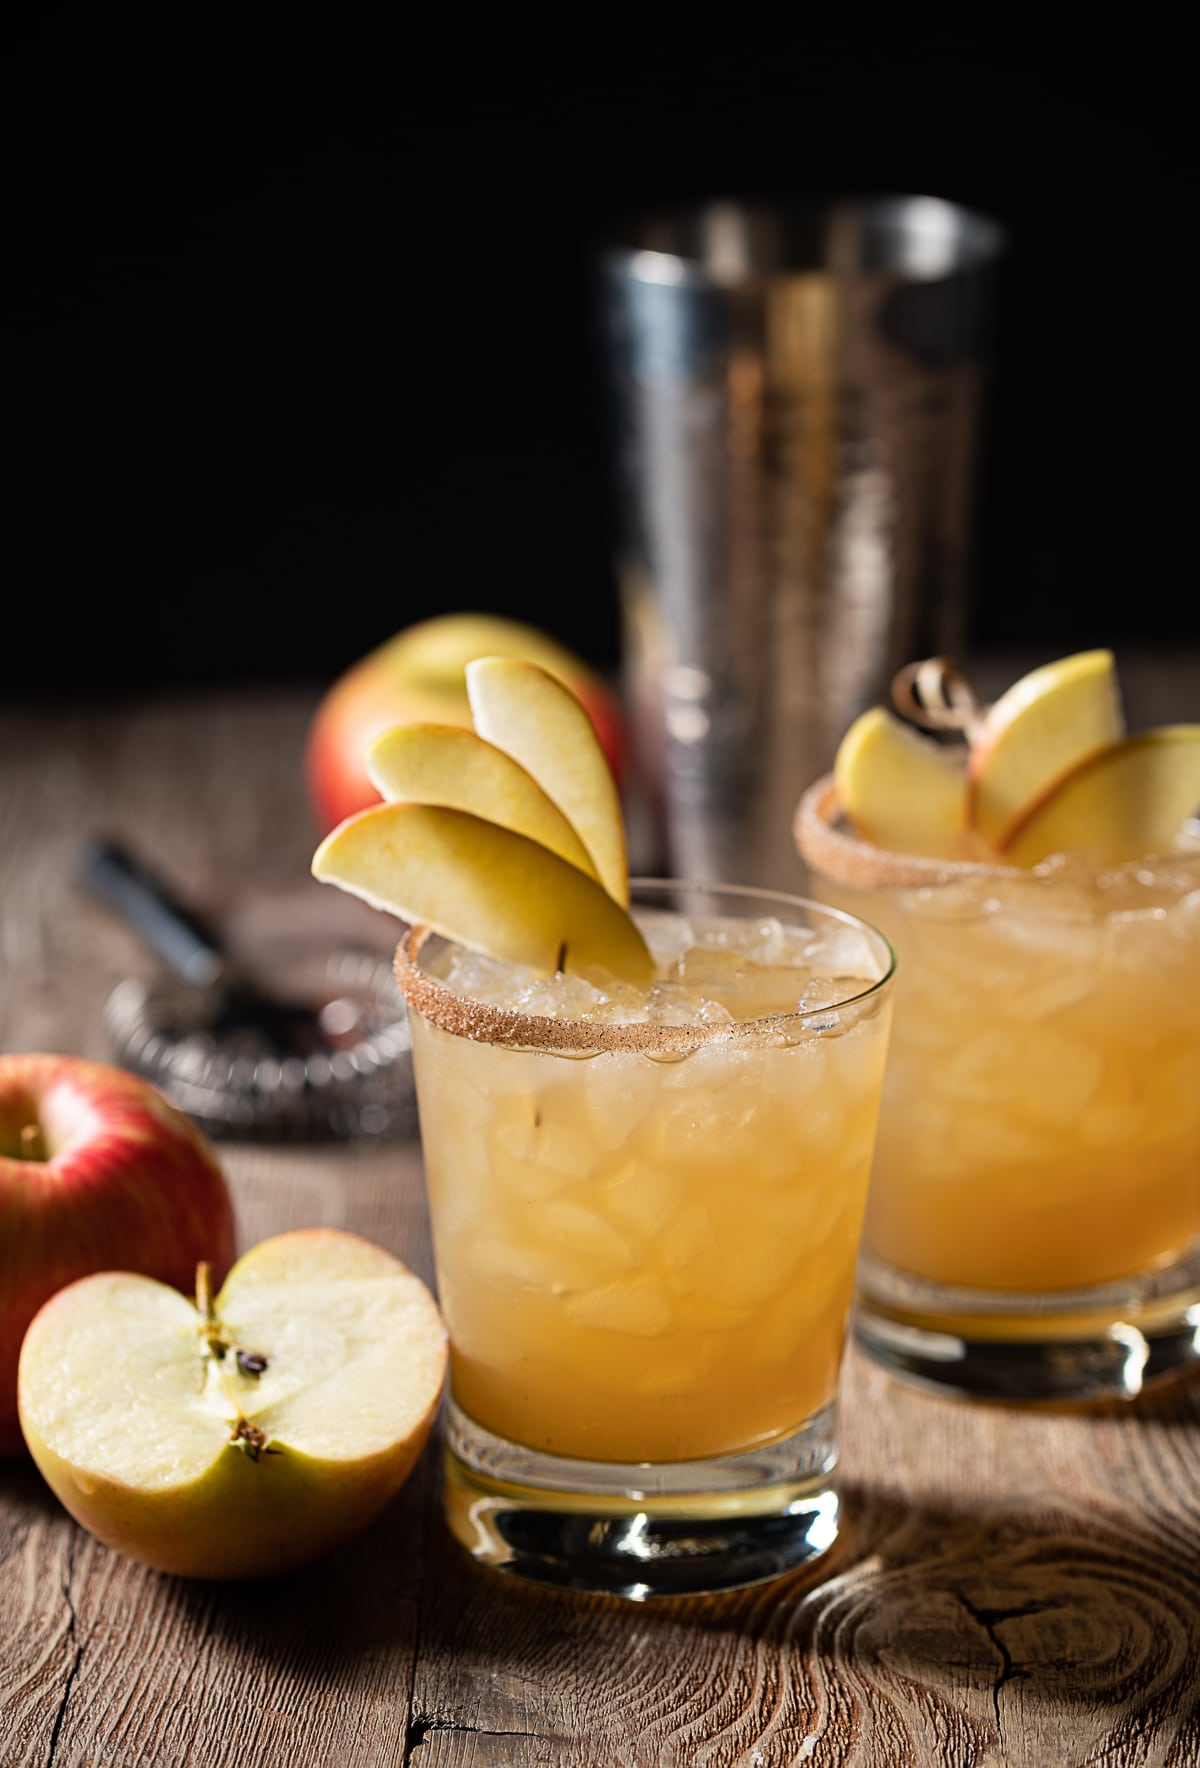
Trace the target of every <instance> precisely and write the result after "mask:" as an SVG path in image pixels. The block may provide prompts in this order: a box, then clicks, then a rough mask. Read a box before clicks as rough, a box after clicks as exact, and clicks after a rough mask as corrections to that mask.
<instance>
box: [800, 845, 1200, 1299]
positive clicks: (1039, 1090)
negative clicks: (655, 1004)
mask: <svg viewBox="0 0 1200 1768" xmlns="http://www.w3.org/2000/svg"><path fill="white" fill-rule="evenodd" d="M1193 892H1195V893H1197V894H1195V895H1194V896H1193ZM822 895H823V896H824V897H825V899H826V900H828V901H830V902H833V903H836V904H837V905H838V906H839V907H842V908H845V909H848V910H850V911H851V912H853V913H855V914H858V915H862V916H864V917H866V918H867V919H869V920H871V921H872V922H873V923H874V924H875V925H876V926H878V927H880V928H881V929H882V930H883V931H884V932H885V933H886V934H887V935H888V937H889V938H890V939H891V941H892V944H893V945H894V947H895V948H896V952H897V957H898V974H897V996H896V1020H895V1029H894V1033H893V1037H892V1044H891V1051H890V1056H889V1065H888V1074H887V1079H886V1083H885V1089H884V1107H883V1112H882V1115H881V1119H880V1129H879V1142H878V1147H877V1151H876V1160H875V1169H874V1174H873V1177H872V1183H871V1196H870V1204H869V1208H868V1212H867V1220H866V1226H865V1231H864V1245H865V1247H866V1249H867V1250H868V1251H869V1252H870V1253H871V1254H873V1255H874V1256H875V1257H876V1258H878V1259H879V1260H881V1261H883V1262H884V1263H886V1264H887V1265H890V1266H892V1267H894V1268H895V1269H898V1270H900V1271H903V1272H906V1273H909V1274H910V1275H913V1276H916V1277H919V1278H923V1279H927V1280H930V1281H933V1282H936V1283H940V1284H950V1285H958V1286H965V1287H968V1288H974V1289H978V1290H986V1291H1004V1290H1010V1291H1020V1292H1047V1291H1054V1290H1065V1289H1073V1288H1079V1287H1085V1286H1090V1285H1095V1284H1101V1283H1106V1282H1110V1281H1114V1280H1119V1279H1121V1278H1123V1277H1128V1276H1132V1275H1135V1274H1138V1273H1146V1272H1152V1271H1153V1270H1155V1269H1156V1268H1159V1267H1164V1266H1166V1265H1169V1264H1170V1263H1172V1262H1173V1260H1175V1259H1176V1258H1177V1257H1178V1256H1179V1255H1180V1254H1181V1253H1182V1252H1183V1251H1184V1250H1185V1249H1186V1248H1187V1247H1188V1246H1189V1245H1191V1244H1192V1243H1194V1242H1195V1240H1196V1238H1197V1236H1200V862H1197V860H1196V859H1195V858H1194V857H1192V858H1190V859H1184V858H1182V857H1181V858H1180V859H1179V860H1178V861H1175V860H1172V861H1171V862H1163V863H1162V864H1160V865H1159V867H1158V868H1157V882H1156V880H1155V876H1154V875H1153V874H1152V873H1151V872H1149V871H1147V872H1145V873H1144V874H1143V877H1142V879H1141V880H1139V879H1138V878H1137V876H1136V875H1135V873H1134V872H1133V871H1132V870H1131V871H1130V872H1129V873H1128V874H1126V875H1125V876H1124V877H1121V878H1111V877H1110V882H1109V885H1108V887H1107V888H1101V887H1100V885H1099V884H1098V882H1097V881H1095V880H1093V879H1089V880H1087V881H1086V883H1085V882H1084V881H1083V880H1082V879H1080V878H1075V879H1072V878H1070V877H1069V876H1064V877H1062V878H1061V879H1058V880H1055V881H1053V882H1051V883H1043V884H1041V885H1039V884H1038V883H1037V882H1036V881H1035V880H1033V879H1032V878H1030V879H1029V880H1023V881H1021V882H1020V883H1017V884H1014V883H1012V882H1011V881H1009V880H1004V879H995V878H989V879H983V880H969V881H966V880H964V881H962V882H955V883H953V884H948V885H944V886H935V887H932V888H930V889H927V890H922V891H917V890H911V891H890V892H874V891H865V890H863V891H851V890H849V889H847V888H845V887H843V886H840V885H839V886H836V887H834V886H832V885H830V886H826V887H825V888H824V889H823V891H822Z"/></svg>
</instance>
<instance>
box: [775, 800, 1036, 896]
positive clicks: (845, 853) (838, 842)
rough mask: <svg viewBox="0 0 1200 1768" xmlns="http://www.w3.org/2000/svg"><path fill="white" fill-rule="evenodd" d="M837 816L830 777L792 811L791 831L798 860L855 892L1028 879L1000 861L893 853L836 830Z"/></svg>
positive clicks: (1025, 872)
mask: <svg viewBox="0 0 1200 1768" xmlns="http://www.w3.org/2000/svg"><path fill="white" fill-rule="evenodd" d="M840 815H841V804H840V801H839V799H838V791H837V786H836V785H835V784H834V779H833V775H832V774H826V775H824V777H823V778H821V779H819V780H817V781H815V782H814V784H813V785H811V786H810V787H809V788H808V791H807V792H805V794H804V796H803V797H802V798H801V800H800V803H799V804H798V805H797V807H796V816H795V820H794V822H793V824H792V832H793V834H794V836H795V839H796V846H797V848H798V849H799V852H800V857H801V858H802V859H803V860H805V861H806V863H807V864H808V865H810V866H811V867H812V868H813V870H814V871H817V872H820V874H821V876H822V877H823V878H828V879H829V880H830V881H831V882H832V883H834V884H848V885H850V886H851V887H852V888H857V889H860V890H919V889H921V888H922V887H924V886H926V885H930V884H950V883H953V882H954V880H955V879H958V878H1029V877H1030V876H1031V875H1032V874H1031V871H1030V869H1029V868H1027V867H1024V866H1009V865H1005V864H1004V863H1003V861H1002V860H995V861H990V860H973V859H934V858H927V857H924V856H922V855H920V854H916V853H893V852H892V851H891V850H890V849H889V848H886V847H875V846H873V845H872V844H871V842H870V841H864V840H863V839H862V837H861V836H859V835H855V834H852V833H851V832H850V831H849V830H848V829H844V828H839V827H838V826H837V820H838V817H839V816H840Z"/></svg>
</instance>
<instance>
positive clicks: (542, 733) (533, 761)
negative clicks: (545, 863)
mask: <svg viewBox="0 0 1200 1768" xmlns="http://www.w3.org/2000/svg"><path fill="white" fill-rule="evenodd" d="M466 674H467V698H468V699H469V700H470V703H471V714H472V717H473V718H474V720H475V729H476V730H477V731H478V732H479V735H480V736H481V737H483V738H485V739H486V741H487V742H489V743H494V744H495V746H496V747H497V748H498V749H503V750H504V751H505V753H506V754H508V755H511V756H512V757H513V759H514V760H515V761H519V762H520V764H521V766H522V767H523V768H525V769H526V770H527V771H528V772H529V773H531V774H532V775H533V777H534V779H535V780H536V781H537V782H538V784H539V785H540V786H541V787H542V788H543V790H544V791H545V792H546V793H548V795H549V796H550V798H552V799H553V801H554V803H555V804H557V806H558V808H559V809H560V810H561V811H562V813H563V815H564V816H565V817H566V818H567V820H568V822H570V824H571V826H572V828H573V829H574V830H575V831H576V833H577V834H578V835H579V837H580V839H581V840H582V842H583V844H584V846H585V847H586V848H587V850H588V852H589V854H590V855H591V857H592V859H593V860H594V861H595V869H596V872H597V874H598V876H599V878H600V881H601V883H602V884H603V885H604V888H605V889H606V890H607V891H608V894H609V895H610V896H611V897H612V898H613V899H614V900H615V901H616V902H618V903H620V904H621V905H622V907H624V906H625V905H626V904H627V903H628V901H629V865H628V858H627V854H626V849H625V827H624V824H623V822H622V820H621V801H620V797H619V794H618V792H617V787H616V782H615V781H614V779H613V776H612V772H611V770H610V768H609V765H608V762H607V761H606V760H605V756H604V751H603V749H602V748H601V747H600V744H599V741H598V739H597V737H596V733H595V731H594V729H593V728H592V722H591V720H590V719H589V717H588V715H587V713H586V712H585V711H584V709H583V707H582V705H581V704H580V703H579V701H578V700H577V699H576V698H575V696H574V694H572V693H571V691H570V689H569V688H566V687H564V686H563V684H562V682H560V681H558V680H557V679H556V677H554V676H553V675H550V674H549V673H548V672H547V671H546V670H544V669H541V668H539V666H538V665H537V664H536V663H530V662H527V661H526V660H525V659H524V658H520V657H478V658H476V659H475V660H474V662H471V663H468V664H467V670H466Z"/></svg>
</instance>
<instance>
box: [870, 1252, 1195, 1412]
mask: <svg viewBox="0 0 1200 1768" xmlns="http://www.w3.org/2000/svg"><path fill="white" fill-rule="evenodd" d="M854 1335H855V1338H856V1339H857V1341H858V1343H859V1344H860V1345H861V1346H862V1348H863V1349H864V1350H865V1351H866V1352H867V1353H868V1355H869V1356H871V1357H872V1358H873V1359H874V1360H875V1362H877V1363H881V1364H882V1365H883V1366H884V1368H885V1369H887V1370H889V1371H890V1372H891V1373H892V1374H893V1375H898V1376H901V1377H902V1378H903V1379H905V1380H908V1381H913V1382H916V1383H918V1384H919V1385H921V1386H923V1387H930V1388H936V1389H938V1390H939V1391H940V1392H943V1393H955V1394H963V1395H966V1396H968V1397H973V1398H976V1399H983V1400H1000V1401H1008V1402H1010V1403H1014V1404H1020V1403H1037V1402H1042V1403H1059V1404H1062V1403H1067V1402H1070V1401H1082V1400H1100V1399H1129V1398H1132V1397H1133V1396H1134V1395H1135V1394H1139V1393H1141V1391H1142V1389H1143V1388H1145V1387H1147V1386H1149V1385H1150V1384H1151V1383H1152V1382H1158V1381H1165V1380H1167V1379H1169V1378H1171V1377H1173V1376H1178V1375H1181V1374H1183V1373H1185V1372H1186V1371H1187V1370H1189V1369H1192V1368H1195V1367H1196V1366H1197V1364H1200V1246H1197V1247H1195V1248H1193V1249H1192V1251H1191V1252H1190V1253H1188V1254H1187V1255H1186V1256H1185V1257H1184V1258H1182V1259H1180V1260H1178V1261H1177V1262H1176V1263H1175V1264H1172V1265H1170V1266H1168V1267H1166V1268H1165V1269H1163V1270H1159V1271H1154V1272H1151V1273H1149V1274H1147V1275H1145V1276H1142V1277H1130V1278H1126V1279H1123V1280H1122V1281H1121V1282H1118V1283H1108V1284H1102V1285H1097V1286H1096V1287H1094V1288H1091V1289H1084V1290H1063V1291H1060V1292H1058V1293H1050V1294H1044V1295H1025V1294H1018V1293H1007V1294H1002V1293H991V1292H988V1291H985V1290H975V1289H953V1288H950V1287H948V1286H946V1285H942V1284H937V1283H926V1282H923V1281H921V1280H920V1279H918V1278H915V1277H908V1276H905V1275H904V1274H903V1273H900V1272H897V1271H893V1270H890V1269H889V1268H888V1267H887V1266H886V1265H883V1264H881V1263H880V1262H879V1261H878V1260H876V1259H872V1258H869V1257H867V1256H866V1255H865V1254H864V1256H863V1259H862V1261H861V1264H860V1267H859V1283H858V1294H857V1297H856V1301H855V1311H854Z"/></svg>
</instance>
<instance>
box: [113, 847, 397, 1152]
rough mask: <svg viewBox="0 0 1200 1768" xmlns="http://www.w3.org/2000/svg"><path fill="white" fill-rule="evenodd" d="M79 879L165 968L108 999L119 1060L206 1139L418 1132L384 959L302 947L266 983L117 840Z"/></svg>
mask: <svg viewBox="0 0 1200 1768" xmlns="http://www.w3.org/2000/svg"><path fill="white" fill-rule="evenodd" d="M79 876H80V880H81V882H82V883H83V884H84V886H85V887H86V888H87V889H88V890H89V891H90V892H91V893H92V894H93V895H94V896H96V897H98V898H99V899H100V900H101V901H103V902H104V903H106V904H107V906H108V907H110V908H112V909H114V910H115V911H116V912H117V913H118V914H119V915H120V916H121V918H122V919H123V920H124V921H125V922H126V923H127V924H128V925H129V926H130V927H132V928H133V929H134V931H135V932H137V933H138V934H139V935H140V936H141V937H142V939H143V940H144V941H145V942H146V943H147V944H148V945H149V946H150V947H151V949H152V950H153V951H155V952H156V953H157V955H158V956H159V957H160V958H162V959H163V960H164V961H165V962H166V964H167V965H168V966H169V968H170V974H168V975H163V976H159V977H155V978H152V979H149V980H143V979H139V978H134V977H130V978H127V979H126V980H125V981H123V982H121V983H119V984H118V986H117V987H116V988H115V989H114V990H113V992H112V994H111V995H110V996H109V998H108V1001H107V1003H106V1005H105V1010H104V1021H105V1028H106V1030H107V1032H108V1035H109V1038H110V1039H111V1042H112V1044H113V1047H114V1051H115V1054H116V1058H117V1060H118V1061H119V1062H120V1063H121V1064H122V1065H123V1066H124V1067H126V1068H129V1069H132V1070H133V1072H134V1073H136V1074H140V1075H142V1076H143V1077H144V1078H145V1079H147V1080H149V1081H151V1082H152V1083H153V1084H154V1085H155V1086H157V1087H158V1088H159V1090H160V1091H161V1092H162V1093H164V1094H165V1095H166V1097H167V1098H168V1099H170V1100H171V1102H172V1103H173V1104H175V1105H177V1106H179V1107H180V1109H181V1110H183V1111H186V1112H187V1113H188V1114H189V1115H190V1116H191V1117H193V1118H195V1119H196V1120H197V1122H199V1124H200V1125H201V1127H202V1128H203V1129H204V1130H205V1131H206V1132H208V1133H209V1134H211V1135H213V1136H215V1137H237V1138H246V1139H261V1140H275V1141H321V1140H329V1139H353V1138H359V1137H377V1136H383V1135H399V1134H404V1133H410V1132H411V1131H412V1129H413V1127H414V1125H415V1106H414V1102H413V1090H412V1076H411V1066H410V1043H409V1033H408V1021H407V1017H406V1013H405V1007H404V1002H403V1000H402V998H401V996H400V993H399V991H398V989H397V988H396V984H395V981H394V978H393V976H392V968H391V963H390V960H388V959H387V958H385V957H383V956H382V955H381V954H380V953H378V952H372V951H367V950H363V949H357V950H355V949H348V948H347V949H336V950H330V949H329V948H328V947H322V948H320V949H314V948H313V946H312V943H311V942H309V943H308V945H307V946H303V947H299V948H296V947H292V948H291V949H290V950H289V952H288V956H287V961H286V964H285V965H282V966H280V968H281V970H282V971H283V973H282V974H280V975H279V976H278V977H276V976H272V977H271V979H270V981H269V982H267V981H264V980H263V979H262V978H261V977H260V976H258V975H251V974H248V973H247V971H246V970H245V969H244V968H243V967H242V966H240V965H238V964H236V963H235V962H234V961H233V959H232V958H231V956H230V954H229V953H228V952H227V951H226V950H225V949H224V947H223V945H222V943H221V942H220V941H219V940H218V939H217V937H216V935H215V934H214V932H213V930H212V929H211V928H210V926H209V925H208V924H207V922H206V921H205V920H204V919H203V918H202V917H201V916H200V915H199V914H198V913H197V912H196V911H195V910H194V909H192V908H191V907H189V906H187V905H186V904H184V903H183V902H182V901H181V900H180V899H179V897H178V896H177V895H176V894H175V892H174V891H173V890H171V889H170V888H169V887H168V886H167V885H166V884H165V883H164V882H163V881H162V879H161V878H159V877H156V876H155V875H154V874H152V873H151V872H150V871H149V870H148V869H147V868H146V866H145V865H144V864H142V863H141V862H140V861H139V860H137V859H135V858H134V857H133V856H132V855H131V854H130V853H129V852H128V851H126V850H125V849H124V848H123V847H121V846H119V845H118V844H116V843H115V842H112V841H106V840H95V841H92V842H90V843H89V844H88V845H87V846H86V847H85V849H84V852H83V855H82V858H81V862H80V868H79Z"/></svg>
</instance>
